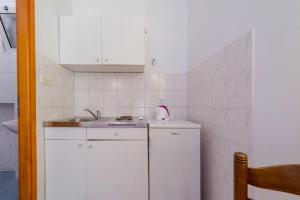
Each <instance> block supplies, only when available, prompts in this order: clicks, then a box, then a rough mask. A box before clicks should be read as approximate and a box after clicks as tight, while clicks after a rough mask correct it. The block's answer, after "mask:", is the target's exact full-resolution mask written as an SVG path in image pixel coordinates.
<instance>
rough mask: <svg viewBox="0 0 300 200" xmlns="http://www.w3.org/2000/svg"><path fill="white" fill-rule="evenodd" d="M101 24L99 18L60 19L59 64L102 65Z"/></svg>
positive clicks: (67, 17)
mask: <svg viewBox="0 0 300 200" xmlns="http://www.w3.org/2000/svg"><path fill="white" fill-rule="evenodd" d="M101 24H102V18H101V17H82V16H80V17H79V16H78V17H75V16H72V17H71V16H66V17H60V64H62V65H99V64H102V28H101Z"/></svg>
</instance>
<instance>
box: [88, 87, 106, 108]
mask: <svg viewBox="0 0 300 200" xmlns="http://www.w3.org/2000/svg"><path fill="white" fill-rule="evenodd" d="M103 106H104V105H103V91H101V90H90V91H89V107H91V108H97V109H100V108H102V107H103Z"/></svg>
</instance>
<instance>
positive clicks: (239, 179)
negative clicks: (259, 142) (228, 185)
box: [234, 152, 300, 200]
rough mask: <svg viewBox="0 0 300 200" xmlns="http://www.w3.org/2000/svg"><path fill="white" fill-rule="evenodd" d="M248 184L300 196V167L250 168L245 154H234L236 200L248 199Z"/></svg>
mask: <svg viewBox="0 0 300 200" xmlns="http://www.w3.org/2000/svg"><path fill="white" fill-rule="evenodd" d="M248 184H249V185H252V186H255V187H258V188H263V189H269V190H275V191H281V192H286V193H290V194H295V195H299V196H300V165H277V166H269V167H262V168H248V156H247V154H245V153H241V152H236V153H235V154H234V200H247V199H248Z"/></svg>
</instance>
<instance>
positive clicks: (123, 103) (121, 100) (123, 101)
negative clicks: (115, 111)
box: [117, 90, 130, 108]
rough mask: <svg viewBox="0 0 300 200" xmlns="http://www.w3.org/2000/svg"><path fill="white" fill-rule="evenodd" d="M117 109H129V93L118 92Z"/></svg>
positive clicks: (126, 91)
mask: <svg viewBox="0 0 300 200" xmlns="http://www.w3.org/2000/svg"><path fill="white" fill-rule="evenodd" d="M117 93H118V94H117V95H118V107H120V108H129V107H130V91H129V90H122V91H118V92H117Z"/></svg>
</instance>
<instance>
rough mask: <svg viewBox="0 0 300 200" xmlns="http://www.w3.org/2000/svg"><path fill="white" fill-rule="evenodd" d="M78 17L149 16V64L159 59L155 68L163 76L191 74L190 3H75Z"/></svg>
mask: <svg viewBox="0 0 300 200" xmlns="http://www.w3.org/2000/svg"><path fill="white" fill-rule="evenodd" d="M73 13H74V15H116V14H117V15H123V14H130V15H142V16H145V24H146V29H147V30H148V35H147V37H146V40H147V41H146V43H147V46H146V59H147V60H146V63H147V66H148V67H150V66H151V61H152V59H153V58H156V60H157V64H156V65H155V67H156V68H157V69H158V70H159V71H160V72H163V73H185V72H186V70H187V1H186V0H85V1H82V0H73Z"/></svg>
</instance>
